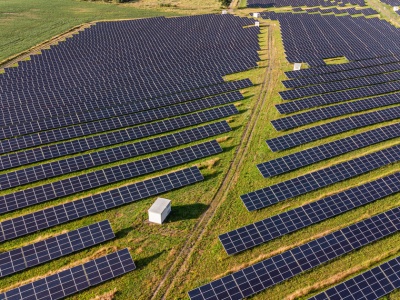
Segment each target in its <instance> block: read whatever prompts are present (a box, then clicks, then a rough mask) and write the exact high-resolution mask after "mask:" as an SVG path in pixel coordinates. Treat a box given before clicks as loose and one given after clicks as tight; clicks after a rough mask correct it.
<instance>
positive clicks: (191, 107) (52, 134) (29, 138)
mask: <svg viewBox="0 0 400 300" xmlns="http://www.w3.org/2000/svg"><path fill="white" fill-rule="evenodd" d="M242 99H243V96H242V94H241V93H240V92H232V93H229V94H222V95H219V96H215V97H212V98H205V99H200V100H195V101H192V102H188V103H183V104H177V105H174V106H167V107H162V108H158V109H155V110H148V111H145V112H139V113H136V114H132V115H125V116H120V117H116V118H111V119H106V120H101V121H96V122H93V123H84V124H80V125H75V126H71V127H64V128H59V129H53V130H49V131H43V132H39V133H35V134H32V135H26V136H21V137H17V138H13V139H8V140H3V141H1V142H0V153H8V152H12V151H16V150H21V149H25V148H29V147H35V146H40V145H44V144H48V143H52V142H59V141H63V140H67V139H72V138H77V137H81V136H85V135H89V134H96V133H100V132H105V131H109V130H114V129H119V128H124V127H127V126H134V125H138V124H142V123H146V122H151V121H156V120H162V119H165V118H169V117H174V116H178V115H182V114H187V113H191V112H195V111H199V110H203V109H206V108H211V107H214V106H219V105H223V104H228V103H232V102H235V101H238V100H242ZM24 125H28V124H24ZM7 130H8V129H5V131H7ZM10 134H11V136H14V135H20V134H21V132H15V133H10ZM4 137H5V136H3V138H4Z"/></svg>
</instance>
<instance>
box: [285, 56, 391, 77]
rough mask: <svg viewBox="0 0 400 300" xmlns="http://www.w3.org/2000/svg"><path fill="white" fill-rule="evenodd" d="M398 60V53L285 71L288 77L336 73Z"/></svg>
mask: <svg viewBox="0 0 400 300" xmlns="http://www.w3.org/2000/svg"><path fill="white" fill-rule="evenodd" d="M398 61H399V57H397V56H396V55H391V56H386V57H375V58H371V59H364V60H358V61H352V62H348V63H344V64H334V65H328V66H323V67H315V68H309V69H303V70H298V71H287V72H285V74H286V76H287V77H288V78H301V77H313V76H318V75H324V74H328V73H335V72H341V71H347V70H355V69H361V68H367V67H372V66H380V65H384V64H390V63H396V62H398Z"/></svg>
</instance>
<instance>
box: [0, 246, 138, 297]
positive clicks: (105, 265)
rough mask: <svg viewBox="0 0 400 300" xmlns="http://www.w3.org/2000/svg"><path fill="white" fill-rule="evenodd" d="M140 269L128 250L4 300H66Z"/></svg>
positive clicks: (29, 286) (20, 290)
mask: <svg viewBox="0 0 400 300" xmlns="http://www.w3.org/2000/svg"><path fill="white" fill-rule="evenodd" d="M135 269H136V266H135V263H134V262H133V260H132V257H131V255H130V253H129V250H128V248H125V249H123V250H120V251H117V252H114V253H111V254H108V255H106V256H102V257H100V258H97V259H95V260H91V261H89V262H87V263H85V264H83V265H78V266H76V267H73V268H70V269H67V270H64V271H61V272H59V273H56V274H54V275H51V276H48V277H45V278H42V279H39V280H37V281H34V282H32V283H28V284H26V285H22V286H20V287H18V288H15V289H12V290H9V291H7V292H5V293H3V294H0V299H32V297H33V298H35V299H62V298H65V297H67V296H69V295H72V294H75V293H77V292H80V291H82V290H85V289H87V288H89V287H93V286H95V285H97V284H100V283H103V282H105V281H107V280H110V279H113V278H115V277H118V276H121V275H123V274H125V273H128V272H130V271H133V270H135Z"/></svg>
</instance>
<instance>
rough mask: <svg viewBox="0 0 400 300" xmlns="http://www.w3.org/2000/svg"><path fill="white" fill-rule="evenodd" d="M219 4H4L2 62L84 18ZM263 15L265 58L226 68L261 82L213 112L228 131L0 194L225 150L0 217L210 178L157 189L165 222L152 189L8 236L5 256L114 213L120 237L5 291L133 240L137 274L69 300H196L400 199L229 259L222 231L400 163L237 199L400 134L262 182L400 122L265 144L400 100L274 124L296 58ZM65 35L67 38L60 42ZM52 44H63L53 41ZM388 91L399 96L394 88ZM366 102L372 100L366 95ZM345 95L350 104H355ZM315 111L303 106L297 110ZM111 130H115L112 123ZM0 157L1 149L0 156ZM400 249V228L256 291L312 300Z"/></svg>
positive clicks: (23, 275) (1, 288) (7, 284)
mask: <svg viewBox="0 0 400 300" xmlns="http://www.w3.org/2000/svg"><path fill="white" fill-rule="evenodd" d="M366 4H367V6H366V7H367V8H368V7H369V8H373V9H375V10H376V11H378V13H379V17H380V18H381V19H386V20H389V21H391V22H392V24H393V25H395V26H398V23H397V22H398V20H397V19H396V18H398V17H399V16H398V15H397V14H395V13H394V12H393V11H390V6H388V5H386V4H383V3H381V2H379V1H375V0H368V1H367V3H366ZM245 6H246V2H245V1H239V2H238V3H236V2H235V3H233V4H232V8H233V14H235V15H236V16H241V17H243V18H250V15H249V14H250V13H253V12H259V11H275V12H282V13H283V12H286V13H287V12H290V11H291V7H283V8H271V9H260V8H245ZM349 7H356V8H359V7H357V6H355V5H348V6H346V8H349ZM303 8H304V7H303ZM363 8H365V7H363ZM220 11H221V6H220V3H218V2H215V1H211V0H206V1H199V2H195V3H193V2H190V1H186V0H182V1H171V2H162V1H161V2H160V1H137V2H132V3H126V4H105V3H97V2H85V1H73V0H65V1H60V3H59V5H55V4H54V3H52V4H51V5H50V4H49V2H48V1H44V0H33V1H29V5H28V4H26V3H24V4H22V2H21V1H17V0H10V1H4V0H3V1H2V0H0V25H1V28H2V29H3V28H4V29H5V30H1V31H0V61H4V60H6V59H7V58H10V57H12V56H14V55H16V54H18V53H21V52H23V51H27V50H28V49H29V48H31V47H33V46H35V45H37V44H40V43H42V42H44V41H46V40H48V39H50V38H52V37H54V36H57V35H59V34H63V33H64V32H66V31H68V30H70V29H71V28H73V27H74V26H78V25H81V24H84V23H89V22H94V21H101V20H113V19H136V18H148V17H155V16H166V17H173V16H181V15H198V14H205V13H218V14H219V13H220ZM66 12H68V13H66ZM231 13H232V12H231ZM373 17H376V15H375V16H369V17H366V18H368V19H369V18H373ZM250 19H252V18H250ZM44 20H45V21H44ZM258 20H259V21H260V32H259V34H258V42H259V45H260V50H259V51H258V52H257V53H258V54H259V61H258V62H257V65H258V66H257V67H255V68H249V70H247V71H243V72H238V73H234V74H229V75H226V76H224V79H225V81H229V82H231V81H236V80H243V79H250V80H251V82H252V83H253V86H250V87H246V88H244V89H240V92H241V94H242V95H243V99H241V100H239V101H235V102H233V104H234V105H235V107H236V109H237V110H238V114H234V115H232V116H229V117H225V118H221V119H218V120H216V121H222V120H227V122H228V124H229V126H230V127H231V128H232V131H229V132H226V133H223V134H219V135H216V136H212V137H208V138H206V139H202V140H200V141H196V142H190V143H186V144H184V145H180V146H177V147H172V148H170V149H167V150H161V151H157V152H155V153H151V154H150V153H149V154H144V155H140V156H137V157H134V158H126V159H124V160H118V161H116V162H112V163H108V164H105V165H102V166H97V167H93V168H90V169H85V170H80V171H77V172H73V173H69V174H66V175H60V176H57V177H55V178H49V179H45V180H41V181H38V182H35V183H29V184H27V185H23V186H18V187H13V188H10V189H6V190H3V191H0V197H2V196H5V195H7V194H10V193H16V192H18V191H21V190H27V189H29V188H34V187H37V186H39V185H43V184H47V183H54V182H57V181H59V180H62V179H67V178H70V177H72V176H77V175H82V174H88V173H91V172H94V171H99V170H102V169H104V168H108V167H113V166H118V165H121V164H125V163H131V162H135V161H138V160H142V159H146V158H151V157H154V156H156V155H161V154H166V153H168V152H171V151H174V150H178V149H182V148H186V147H189V146H194V145H197V144H199V143H203V142H206V141H211V140H214V139H215V140H217V142H218V143H219V144H220V146H221V148H222V150H223V151H222V152H220V153H217V154H215V155H212V156H209V157H205V158H201V159H199V160H195V161H192V162H189V163H184V164H180V165H179V166H174V167H172V168H168V169H166V170H162V171H157V172H153V173H151V174H148V175H141V176H138V177H135V178H132V179H126V180H122V181H119V182H116V183H112V184H108V185H105V186H101V187H97V188H93V189H90V190H88V191H84V192H80V193H76V194H73V195H71V196H66V197H61V198H58V199H55V200H52V201H49V202H44V203H41V204H37V205H34V206H31V207H26V208H22V209H19V210H16V211H12V212H8V213H6V214H2V215H0V224H1V223H2V222H5V221H7V220H9V219H12V218H15V217H18V216H22V215H25V214H28V213H32V212H35V211H38V210H41V209H45V208H47V207H51V206H55V205H59V204H63V203H67V202H70V201H74V200H77V199H81V198H84V197H87V196H92V195H96V194H99V193H103V192H105V191H110V190H112V189H116V188H120V187H123V186H127V185H130V184H133V183H137V182H141V181H143V180H146V179H149V178H154V177H156V176H160V175H164V174H168V173H171V172H174V171H177V170H182V169H184V168H187V167H192V166H198V167H199V169H200V171H201V173H202V175H203V176H204V180H203V181H200V182H197V183H195V184H192V185H189V186H186V187H183V188H180V189H177V190H174V191H170V192H167V193H162V194H161V195H160V196H161V197H164V198H168V199H172V213H171V215H170V216H169V217H168V219H167V222H166V223H165V224H163V225H162V226H160V225H156V224H151V223H149V222H148V221H147V219H148V215H147V210H148V209H149V207H150V206H151V204H152V203H153V202H154V200H155V199H156V196H152V197H148V198H145V199H143V200H140V201H137V202H135V203H130V204H127V205H124V206H120V207H116V208H112V209H109V210H105V211H103V212H100V213H97V214H94V215H90V216H86V217H84V218H80V219H77V220H74V221H71V222H68V223H65V224H62V225H59V226H56V227H53V228H49V229H45V230H41V231H39V232H35V233H32V234H29V235H26V236H23V237H20V238H17V239H13V240H10V241H6V242H0V253H1V252H6V251H10V250H12V249H15V248H19V247H22V246H25V245H28V244H31V243H34V242H38V241H41V240H43V239H46V238H49V237H52V236H55V235H58V234H61V233H65V232H68V231H71V230H74V229H77V228H80V227H83V226H87V225H90V224H92V223H96V222H100V221H102V220H109V221H110V223H111V226H112V229H113V231H114V233H115V236H116V237H115V238H114V239H112V240H109V241H106V242H103V243H101V245H96V246H93V247H90V248H87V249H83V250H81V251H78V252H76V253H73V254H70V255H68V256H65V257H61V258H58V259H56V260H52V261H50V262H47V263H45V264H42V265H40V266H37V267H33V268H30V269H27V270H25V271H22V272H18V273H16V274H13V275H10V276H7V277H4V278H1V280H0V293H3V292H5V291H7V290H9V289H11V288H15V287H18V286H21V285H23V284H26V283H29V282H32V281H33V280H36V279H40V278H43V277H45V276H49V275H52V274H54V273H56V272H58V271H60V270H65V269H67V268H71V267H74V266H77V265H80V264H83V263H85V262H87V261H89V260H92V259H95V258H99V257H101V256H104V255H106V254H110V253H112V252H115V251H116V250H121V249H124V248H126V247H128V249H129V251H130V253H131V255H132V258H133V260H134V261H135V264H136V267H137V269H136V270H134V271H132V272H130V273H127V274H125V275H123V276H120V277H117V278H115V279H113V280H111V281H108V282H105V283H102V284H100V285H98V286H96V287H93V288H90V289H87V290H85V291H83V292H80V293H77V294H74V295H72V296H69V297H67V299H189V297H188V292H189V291H190V290H192V289H195V288H197V287H199V286H202V285H204V284H207V283H209V282H211V281H214V280H216V279H219V278H221V277H223V276H226V275H228V274H231V273H233V272H237V271H239V270H241V269H243V268H245V267H248V266H250V265H252V264H255V263H257V262H260V261H262V260H265V259H267V258H270V257H272V256H275V255H278V254H281V253H284V252H285V251H288V250H290V249H293V248H294V247H297V246H300V245H302V244H305V243H307V242H310V241H312V240H314V239H316V238H319V237H321V236H324V235H327V234H329V233H332V232H334V231H336V230H339V229H341V228H344V227H347V226H349V225H351V224H354V223H356V222H360V221H362V220H365V219H368V218H370V217H372V216H375V215H377V214H379V213H382V212H385V211H387V210H390V209H393V208H395V207H398V206H399V205H400V195H399V194H398V193H397V194H393V195H391V196H388V197H385V198H383V199H380V200H378V201H374V202H372V203H369V204H367V205H364V206H361V207H358V208H354V209H352V210H350V211H348V212H345V213H343V214H340V215H338V216H335V217H332V218H329V219H327V220H325V221H322V222H320V223H317V224H314V225H310V226H307V227H305V228H303V229H301V230H298V231H296V232H294V233H290V234H287V235H284V236H282V237H280V238H277V239H274V240H272V241H269V242H266V243H263V244H261V245H259V246H257V247H254V248H252V249H249V250H246V251H244V252H242V253H238V254H235V255H231V256H228V255H227V254H226V252H225V250H224V248H223V246H222V244H221V242H220V240H219V238H218V236H219V235H220V234H223V233H226V232H228V231H230V230H234V229H237V228H239V227H241V226H245V225H247V224H251V223H254V222H257V221H259V220H262V219H265V218H268V217H272V216H274V215H277V214H280V213H282V212H285V211H289V210H291V209H294V208H296V207H299V206H302V205H305V204H308V203H312V202H315V201H317V200H320V199H322V198H324V197H327V196H329V195H334V194H336V193H338V192H340V191H344V190H347V189H349V188H352V187H356V186H359V185H362V184H365V183H367V182H370V181H373V180H377V179H379V178H382V177H384V176H388V175H390V174H394V173H396V172H398V171H399V170H400V162H395V163H391V164H388V165H386V166H384V167H380V168H377V169H375V170H373V171H369V172H366V173H365V174H362V175H359V176H356V177H354V178H350V179H347V180H345V181H341V182H338V183H334V184H332V185H328V186H327V187H323V188H320V189H317V190H314V191H311V192H308V193H306V194H304V195H301V196H297V197H294V198H291V199H288V200H286V201H282V202H280V203H277V204H274V205H272V206H269V207H267V208H263V209H260V210H257V211H252V212H249V211H247V209H246V207H245V206H244V205H243V202H242V201H241V199H240V195H243V194H246V193H249V192H252V191H255V190H257V189H261V188H264V187H266V186H271V185H274V184H278V183H280V182H283V181H286V180H289V179H292V178H296V177H298V176H301V175H304V174H307V173H310V172H313V171H317V170H321V169H323V168H326V167H330V166H333V165H336V164H339V163H342V162H345V161H348V160H352V159H354V158H357V157H361V156H364V155H366V154H370V153H373V152H376V151H379V150H383V149H386V148H389V147H393V146H400V138H399V137H396V138H392V139H388V140H385V141H383V142H379V143H377V144H373V145H370V146H367V147H363V148H361V149H358V150H355V151H351V152H348V153H345V154H342V155H340V156H336V157H333V158H329V159H326V160H322V161H320V162H317V163H314V164H311V165H309V166H306V167H302V168H300V169H296V170H293V171H290V172H287V173H284V174H281V175H277V176H273V177H270V178H263V177H262V175H261V174H260V172H259V170H258V169H257V167H256V165H257V164H260V163H263V162H266V161H270V160H272V159H276V158H279V157H284V156H286V155H289V154H294V153H297V152H299V151H302V150H306V149H309V148H312V147H316V146H319V145H322V144H326V143H330V142H333V141H336V140H338V139H342V138H346V137H349V136H353V135H356V134H360V133H363V132H367V131H370V130H373V129H377V128H381V127H383V126H388V125H393V124H398V119H397V118H393V119H392V120H387V121H384V122H380V123H378V124H372V125H368V126H363V127H360V128H357V129H352V130H349V131H345V132H342V133H339V134H335V135H332V136H328V137H325V138H321V139H318V140H316V141H312V142H310V143H304V144H302V145H299V146H296V147H294V148H291V149H286V150H283V151H279V152H272V151H271V150H270V149H269V147H268V145H267V144H266V140H270V139H273V138H276V137H279V136H282V135H286V134H290V133H293V132H297V131H299V130H303V129H308V128H312V127H315V126H319V125H323V124H325V123H328V122H333V121H337V120H341V119H344V118H349V117H354V116H359V115H362V114H364V113H370V112H374V111H379V110H382V109H390V108H396V107H399V104H398V103H396V104H391V105H388V106H385V107H378V108H373V109H368V110H364V111H360V112H356V113H349V114H345V115H342V116H338V117H333V118H329V119H328V120H321V121H316V122H312V123H310V124H306V125H303V126H301V127H299V128H294V129H289V130H286V131H282V132H278V131H276V130H275V129H274V127H273V126H272V124H271V121H272V120H277V119H279V118H282V117H284V116H286V115H281V114H279V112H278V110H277V109H276V107H275V105H278V104H279V105H280V104H282V103H284V102H287V101H283V100H282V98H281V96H280V95H279V92H281V91H284V90H288V89H285V87H284V86H283V85H282V81H284V80H287V79H288V78H287V77H286V75H285V73H284V72H286V71H290V70H292V68H293V64H291V63H289V62H288V61H287V60H286V58H285V52H284V51H285V49H284V47H283V41H282V38H283V37H282V34H281V28H280V23H279V21H276V20H269V19H258ZM251 22H253V21H251ZM99 24H100V23H99ZM3 25H4V27H3ZM26 28H32V30H29V31H27V30H25V29H26ZM80 34H82V33H78V34H77V35H80ZM72 39H74V37H73V38H72ZM62 40H64V39H62ZM68 40H69V39H67V41H68ZM63 42H64V41H61V42H60V44H62V43H63ZM55 44H57V42H56V43H55ZM52 47H53V46H52ZM54 47H55V48H57V46H54ZM46 48H47V45H46ZM34 52H35V53H36V54H35V55H41V54H40V52H38V49H35V51H34ZM343 62H344V60H343V59H338V60H335V59H333V60H332V61H331V62H330V63H332V64H337V63H343ZM17 68H18V67H17ZM6 73H7V71H6ZM0 77H1V75H0ZM391 93H393V92H390V93H387V94H391ZM360 99H368V97H367V98H365V97H362V98H360ZM360 99H357V100H360ZM296 101H298V100H296ZM345 102H346V101H345ZM348 102H353V100H350V101H348ZM341 103H342V102H339V103H334V104H328V105H326V106H321V107H329V106H333V105H336V104H341ZM321 107H318V108H321ZM314 109H315V108H311V109H305V110H302V111H301V113H304V112H308V111H312V110H314ZM216 121H215V120H214V121H210V122H204V123H201V124H200V125H195V126H189V127H185V128H184V129H179V130H174V131H171V132H168V134H174V133H177V132H180V131H183V130H188V129H194V128H197V127H199V126H204V125H208V124H212V123H215V122H216ZM114 131H117V130H116V129H115V130H114ZM108 132H111V131H108ZM96 135H98V134H93V135H92V136H96ZM165 135H166V133H162V134H161V133H160V134H156V135H152V136H150V137H146V138H139V139H137V140H135V141H134V142H135V143H136V142H142V141H146V140H148V139H150V138H158V137H162V136H165ZM86 137H87V136H86ZM75 140H79V138H73V139H69V141H75ZM61 143H62V142H61V141H57V142H52V143H50V144H49V145H57V144H61ZM130 144H132V141H125V142H123V143H119V144H115V145H113V146H104V147H101V148H98V149H90V150H85V151H84V152H79V153H75V154H71V155H67V156H63V157H59V158H52V159H48V160H46V161H45V163H49V162H56V161H59V160H61V159H65V158H72V157H79V156H81V155H83V154H92V153H95V152H97V151H102V150H107V149H112V148H114V147H116V146H124V145H130ZM40 147H42V146H41V145H39V146H37V147H34V148H33V149H37V148H40ZM21 151H24V150H17V153H18V152H21ZM3 155H4V154H3ZM3 155H0V158H1V156H3ZM41 164H43V162H35V163H32V164H29V165H28V166H29V167H33V166H40V165H41ZM26 167H27V166H18V167H15V168H13V169H11V170H10V171H8V170H2V171H0V176H2V175H4V174H7V173H8V172H11V171H18V170H23V169H25V168H26ZM399 252H400V235H399V234H398V233H395V234H392V235H390V236H389V237H385V238H383V239H381V240H379V241H376V242H373V243H372V244H370V245H367V246H364V247H362V248H361V249H358V250H355V251H352V252H351V253H349V254H346V255H344V256H343V257H341V258H338V259H335V260H333V261H330V262H327V263H325V264H323V265H321V266H317V267H315V268H313V269H312V270H309V271H306V272H304V273H302V274H299V275H297V276H295V277H293V278H291V279H289V280H286V281H284V282H282V283H279V284H277V285H275V286H273V287H271V288H268V289H266V290H264V291H262V292H260V293H258V294H256V295H254V296H251V297H250V298H251V299H276V300H280V299H308V298H309V297H311V296H313V295H316V294H318V293H320V292H322V291H324V290H326V289H327V288H330V287H332V286H334V285H336V284H337V283H340V282H343V281H345V280H348V279H349V278H351V277H353V276H355V275H358V274H360V273H362V272H364V271H367V270H369V269H371V268H372V267H375V266H377V265H380V264H381V263H383V262H386V261H389V260H390V259H393V258H395V257H397V256H398V255H399ZM101 297H103V298H101ZM382 299H387V300H394V299H400V292H399V290H395V291H393V292H391V293H389V294H388V295H387V296H385V297H384V298H382Z"/></svg>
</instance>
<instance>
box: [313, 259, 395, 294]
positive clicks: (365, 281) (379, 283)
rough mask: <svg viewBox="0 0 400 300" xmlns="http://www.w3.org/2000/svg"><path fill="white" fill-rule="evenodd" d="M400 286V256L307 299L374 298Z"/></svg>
mask: <svg viewBox="0 0 400 300" xmlns="http://www.w3.org/2000/svg"><path fill="white" fill-rule="evenodd" d="M398 288H400V256H398V257H396V258H394V259H392V260H390V261H388V262H386V263H383V264H381V265H379V266H377V267H375V268H373V269H371V270H369V271H366V272H364V273H361V274H360V275H358V276H356V277H354V278H352V279H349V280H347V281H345V282H343V283H341V284H338V285H336V286H334V287H332V288H330V289H328V290H326V291H325V292H322V293H320V294H318V295H315V296H314V297H311V298H309V300H324V299H338V300H339V299H357V300H374V299H380V298H381V297H383V296H385V295H387V294H389V293H390V292H392V291H394V290H395V289H398Z"/></svg>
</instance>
